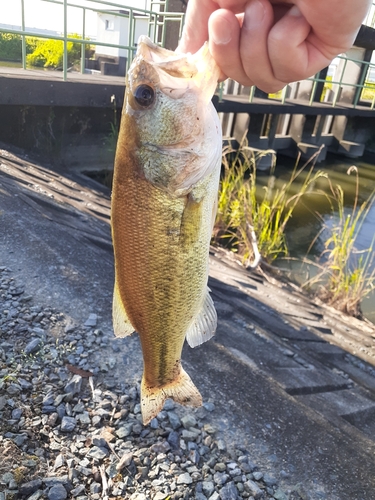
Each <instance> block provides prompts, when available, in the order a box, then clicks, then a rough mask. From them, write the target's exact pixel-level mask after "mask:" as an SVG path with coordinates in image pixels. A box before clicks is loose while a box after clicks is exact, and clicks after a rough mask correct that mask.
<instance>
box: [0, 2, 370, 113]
mask: <svg viewBox="0 0 375 500" xmlns="http://www.w3.org/2000/svg"><path fill="white" fill-rule="evenodd" d="M18 1H20V5H21V19H20V21H21V22H20V28H19V29H10V28H1V27H0V32H7V33H13V34H16V35H20V36H21V39H22V67H23V68H24V69H26V67H27V57H26V56H27V54H26V39H27V37H33V38H35V37H36V38H44V39H54V40H60V41H61V42H62V43H63V64H62V70H63V78H64V80H66V79H67V75H68V69H69V68H68V43H69V42H73V43H78V44H81V57H80V71H81V72H82V73H84V72H85V69H86V68H85V53H86V47H87V46H94V47H96V48H97V47H98V46H99V47H100V48H102V47H106V48H109V49H116V50H122V51H125V53H126V54H127V58H126V59H127V62H126V64H127V69H128V68H129V65H130V63H131V61H132V59H133V57H134V54H135V51H136V40H135V36H136V28H137V26H138V24H137V23H139V22H140V21H141V20H143V21H145V20H147V29H145V31H146V32H145V33H144V34H147V35H148V36H149V37H150V38H151V39H152V40H153V41H154V42H155V43H158V44H160V45H162V46H164V45H165V40H166V32H167V30H166V26H167V24H168V23H169V22H173V23H178V26H179V34H180V35H181V32H182V27H183V22H184V14H183V13H175V12H168V11H167V9H168V0H150V4H149V5H150V8H149V9H141V8H138V7H131V6H125V5H123V4H122V3H119V2H118V0H117V1H115V0H113V1H111V0H40V1H41V2H45V3H49V4H54V5H56V6H57V7H59V8H60V9H62V10H61V11H60V12H62V14H63V32H62V33H57V34H55V35H52V34H51V33H43V31H42V30H41V31H39V32H38V30H36V31H35V30H27V18H26V16H25V2H27V0H18ZM124 1H125V2H126V0H124ZM75 9H78V10H80V12H81V18H82V26H81V30H80V33H78V37H77V38H76V35H75V36H74V37H72V36H71V34H69V33H68V20H69V19H70V17H69V16H71V15H72V11H73V12H75V13H76V10H75ZM88 11H90V12H93V13H95V14H96V15H110V16H116V17H118V18H121V19H124V22H125V23H126V29H127V40H126V43H124V44H117V43H110V42H108V41H105V40H104V39H99V38H98V37H96V39H93V38H92V37H91V38H90V39H89V38H88V37H87V36H86V17H87V12H88ZM75 15H76V14H75ZM76 17H78V16H76ZM365 23H366V24H367V25H369V26H374V25H375V2H373V3H372V6H371V8H370V10H369V13H368V16H367V18H366V19H365ZM335 63H336V64H334V65H333V66H331V67H330V70H331V72H330V73H331V75H330V76H328V77H327V76H326V77H324V78H322V77H321V76H320V74H317V75H315V76H314V77H312V78H309V79H308V82H310V90H309V97H308V98H307V99H306V97H304V100H305V101H306V100H307V102H308V104H309V105H310V106H312V105H313V104H314V103H316V101H317V100H318V101H319V102H324V103H325V104H326V105H330V106H332V107H336V106H337V105H340V104H341V102H340V97H341V94H342V93H346V94H348V93H349V94H351V97H352V98H351V103H350V104H351V105H352V106H353V107H356V106H358V105H361V104H366V105H367V106H368V105H369V104H370V107H371V109H373V108H374V107H375V63H372V62H367V61H363V60H359V59H355V58H353V57H348V55H346V54H342V55H340V56H338V57H337V58H336V60H335ZM353 64H354V65H356V66H358V67H359V68H361V69H360V74H359V79H358V78H356V79H354V80H355V83H354V82H353V78H352V77H351V78H350V74H349V73H350V71H348V68H349V65H353ZM336 68H339V71H337V69H336ZM348 75H349V77H348ZM298 85H301V82H297V83H294V84H291V85H287V86H285V87H284V89H282V91H280V92H279V93H277V94H270V95H269V96H268V97H269V98H271V99H276V100H279V101H280V102H281V103H285V102H286V101H292V100H295V99H298ZM304 85H305V87H306V82H305V83H304ZM228 87H230V85H229V86H228V83H224V84H222V85H221V86H220V88H219V98H220V99H222V97H223V95H224V94H225V93H226V92H225V89H228ZM232 88H233V89H235V90H234V93H235V94H241V93H246V94H247V95H248V100H249V102H253V100H254V99H255V95H256V88H255V87H251V88H250V89H245V90H244V89H243V87H242V86H241V85H236V86H232ZM318 92H320V95H317V94H318Z"/></svg>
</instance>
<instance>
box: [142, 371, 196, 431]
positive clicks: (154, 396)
mask: <svg viewBox="0 0 375 500" xmlns="http://www.w3.org/2000/svg"><path fill="white" fill-rule="evenodd" d="M168 398H171V399H173V400H174V401H175V402H176V403H180V404H181V405H184V406H193V407H198V406H202V396H201V395H200V392H199V391H198V389H197V388H196V387H195V385H194V383H193V382H192V380H191V378H190V377H189V375H188V374H187V373H186V372H185V370H184V369H183V368H182V367H181V368H180V373H179V375H178V377H177V378H176V379H175V380H173V382H170V383H168V384H166V385H164V386H163V387H148V386H147V384H146V383H145V380H144V377H143V378H142V385H141V409H142V418H143V424H144V425H147V424H148V423H149V422H150V421H151V420H152V419H153V418H154V417H156V415H157V414H158V413H159V412H160V411H161V410H162V409H163V405H164V403H165V401H166V400H167V399H168Z"/></svg>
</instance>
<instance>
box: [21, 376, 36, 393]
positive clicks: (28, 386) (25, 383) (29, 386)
mask: <svg viewBox="0 0 375 500" xmlns="http://www.w3.org/2000/svg"><path fill="white" fill-rule="evenodd" d="M18 384H19V385H20V386H21V388H22V389H25V390H27V391H28V390H31V389H32V388H33V387H34V386H33V384H32V383H31V382H28V381H27V380H25V379H24V378H19V379H18Z"/></svg>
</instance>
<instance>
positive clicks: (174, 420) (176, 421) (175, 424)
mask: <svg viewBox="0 0 375 500" xmlns="http://www.w3.org/2000/svg"><path fill="white" fill-rule="evenodd" d="M168 419H169V423H170V424H171V427H172V429H173V430H176V429H178V428H179V427H181V420H180V418H179V416H178V415H177V413H175V412H174V411H169V412H168Z"/></svg>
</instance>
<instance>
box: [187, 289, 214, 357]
mask: <svg viewBox="0 0 375 500" xmlns="http://www.w3.org/2000/svg"><path fill="white" fill-rule="evenodd" d="M216 326H217V314H216V310H215V306H214V302H213V300H212V298H211V296H210V289H209V288H208V287H207V290H206V296H205V298H204V301H203V304H202V307H201V309H200V311H199V313H198V315H197V317H196V318H195V319H194V320H193V322H192V324H191V325H190V327H189V330H188V331H187V333H186V340H187V342H188V344H189V346H190V347H196V346H198V345H200V344H203V342H206V341H207V340H209V339H210V338H211V337H213V336H214V335H215V331H216Z"/></svg>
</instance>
